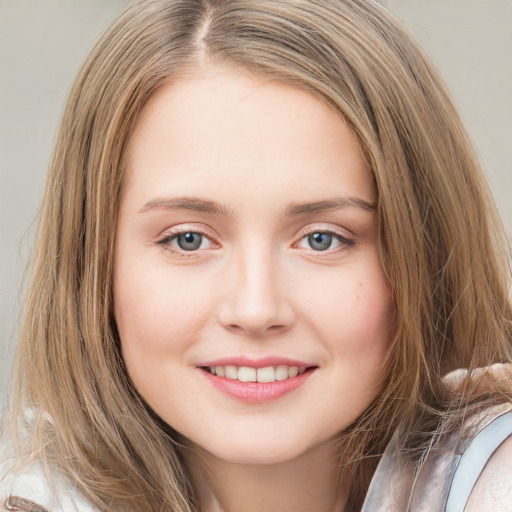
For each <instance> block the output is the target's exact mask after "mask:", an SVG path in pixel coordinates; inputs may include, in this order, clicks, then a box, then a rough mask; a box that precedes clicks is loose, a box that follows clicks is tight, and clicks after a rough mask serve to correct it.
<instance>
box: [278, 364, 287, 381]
mask: <svg viewBox="0 0 512 512" xmlns="http://www.w3.org/2000/svg"><path fill="white" fill-rule="evenodd" d="M287 378H288V366H282V365H281V366H278V367H277V368H276V380H286V379H287Z"/></svg>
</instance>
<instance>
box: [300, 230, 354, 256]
mask: <svg viewBox="0 0 512 512" xmlns="http://www.w3.org/2000/svg"><path fill="white" fill-rule="evenodd" d="M354 244H355V241H354V240H352V239H350V238H346V237H344V236H343V235H341V234H339V233H336V232H334V231H313V232H312V233H309V234H308V235H304V236H303V237H302V238H301V239H300V240H299V243H298V244H297V246H298V247H302V248H303V249H309V250H310V251H315V252H327V251H333V250H342V249H344V248H349V247H352V246H353V245H354Z"/></svg>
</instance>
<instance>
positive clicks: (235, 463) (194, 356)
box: [2, 0, 512, 512]
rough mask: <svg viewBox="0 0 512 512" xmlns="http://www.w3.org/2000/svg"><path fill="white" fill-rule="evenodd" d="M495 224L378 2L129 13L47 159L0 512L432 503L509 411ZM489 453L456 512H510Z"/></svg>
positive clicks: (75, 94)
mask: <svg viewBox="0 0 512 512" xmlns="http://www.w3.org/2000/svg"><path fill="white" fill-rule="evenodd" d="M497 226H499V223H498V221H497V219H496V214H495V212H494V209H493V206H492V202H491V200H490V198H489V195H488V192H487V188H486V185H485V182H484V181H483V179H482V177H481V174H480V171H479V169H478V164H477V163H476V158H475V156H474V154H473V151H472V149H471V146H470V144H469V142H468V140H467V136H466V134H465V132H464V130H463V128H462V126H461V123H460V121H459V118H458V116H457V114H456V112H455V110H454V108H453V106H452V104H451V102H450V100H449V97H448V95H447V93H446V91H445V89H444V87H443V85H442V83H441V81H440V79H439V77H438V76H437V75H436V73H435V71H434V70H433V69H432V66H431V65H430V64H429V63H428V61H427V60H426V58H425V56H424V55H423V54H422V53H421V51H420V50H419V49H418V48H417V46H416V45H415V44H414V43H413V42H412V41H411V40H410V38H409V37H408V36H407V34H406V33H404V31H403V29H402V28H401V27H400V26H398V25H397V23H396V21H395V20H394V19H393V18H391V17H390V15H389V14H388V13H387V12H386V11H385V10H384V9H383V8H382V7H380V6H379V5H378V4H377V3H374V2H368V1H363V0H355V1H350V2H344V1H339V0H322V1H320V0H318V1H312V0H299V1H297V0H294V1H292V0H286V1H284V0H283V1H281V0H278V1H272V2H268V1H262V0H260V1H258V0H223V1H215V0H209V1H208V0H203V1H193V0H150V1H144V2H135V3H133V4H132V5H131V6H130V7H129V8H128V9H127V10H126V12H125V13H124V14H123V15H122V16H121V17H120V18H119V20H118V21H117V22H115V23H114V25H113V26H112V27H111V28H110V29H109V30H108V31H107V33H106V34H105V35H104V37H103V38H102V40H101V41H100V42H99V43H98V45H97V46H96V48H95V49H94V50H93V52H92V54H91V55H90V57H89V58H88V60H87V62H86V63H85V65H84V67H83V69H82V71H81V73H80V74H79V76H78V78H77V81H76V83H75V86H74V88H73V90H72V92H71V96H70V99H69V102H68V106H67V108H66V112H65V114H64V119H63V122H62V126H61V130H60V135H59V138H58V141H57V145H56V149H55V152H54V156H53V161H52V164H51V169H50V175H49V178H48V184H47V190H46V195H45V199H44V201H43V208H42V211H41V221H40V236H39V242H38V246H37V250H36V253H35V256H34V267H33V277H32V287H31V290H30V294H29V298H28V302H27V307H26V313H25V318H26V320H25V324H24V327H23V330H22V332H21V336H20V343H19V348H18V355H17V365H16V380H15V387H14V392H13V398H12V405H11V408H10V420H11V429H10V431H11V434H12V437H13V442H12V448H13V451H12V454H11V455H10V456H9V457H7V456H6V457H5V459H6V462H5V464H4V466H5V469H4V470H3V472H4V473H5V477H4V479H3V484H2V485H3V487H2V492H3V496H2V498H3V499H4V500H5V507H6V508H7V509H8V510H32V509H33V510H40V509H41V507H44V508H45V509H47V510H73V509H77V510H109V511H114V510H116V511H117V510H127V511H128V510H129V511H135V510H137V511H147V510H173V511H175V510H176V511H178V510H179V511H192V510H200V511H202V512H210V511H217V510H219V511H221V510H222V511H233V510H235V511H237V512H240V511H247V512H249V511H252V510H276V511H277V510H279V511H281V510H294V511H297V510H299V511H311V510H318V511H334V510H336V511H340V510H344V511H350V510H360V509H361V507H363V510H371V511H372V512H373V511H376V510H404V511H405V510H432V511H437V510H444V509H445V507H448V506H449V507H451V506H452V505H451V504H452V502H453V500H455V501H456V500H457V499H459V498H460V496H462V495H463V494H464V493H463V492H461V491H460V486H459V485H458V484H457V480H458V478H459V476H458V475H460V474H463V473H458V472H456V471H455V469H456V466H457V462H458V460H459V459H458V457H459V456H460V455H463V454H464V453H466V451H467V452H468V453H471V452H470V448H471V446H476V445H472V441H473V439H475V440H476V439H477V436H478V434H479V433H483V436H484V437H485V438H489V435H488V434H486V433H488V432H491V434H492V435H491V436H490V437H491V438H496V439H497V438H498V437H499V436H496V435H495V432H496V429H495V428H494V427H495V426H496V425H498V426H500V425H502V424H505V427H503V428H504V429H505V431H506V427H507V424H506V422H507V421H508V419H509V418H510V415H509V414H508V412H509V411H510V409H511V408H512V406H511V405H510V404H511V397H512V393H511V389H510V371H509V367H507V366H506V364H507V363H510V362H511V360H512V354H511V351H512V350H511V348H512V346H511V342H510V339H511V335H510V319H511V313H510V305H509V303H508V286H509V282H508V268H507V260H506V252H505V249H504V241H503V239H502V238H503V237H502V236H501V231H500V229H499V228H498V227H497ZM490 365H495V366H492V368H489V367H490ZM457 369H464V370H461V371H459V372H457V373H451V374H450V375H449V376H448V377H447V378H445V379H443V376H445V375H447V374H448V373H449V372H452V371H454V370H457ZM461 372H462V373H461ZM503 418H504V420H503ZM496 422H497V423H496ZM503 422H505V423H503ZM487 425H489V426H490V429H491V430H489V429H488V428H485V427H486V426H487ZM492 425H494V427H493V426H492ZM395 433H396V435H395V436H393V434H395ZM500 435H501V437H500V442H499V444H498V445H497V446H496V447H495V448H496V450H495V453H494V455H493V456H492V457H491V458H490V461H489V463H488V464H487V467H486V469H485V470H484V471H482V472H478V473H477V474H476V478H477V479H478V481H477V480H475V481H474V482H473V484H474V485H471V487H470V489H469V491H468V492H467V493H466V494H467V497H466V498H467V499H466V498H464V503H463V506H465V505H466V501H467V507H468V508H467V510H480V511H481V510H485V508H484V507H488V508H487V509H490V507H491V506H492V507H493V510H498V507H499V506H503V509H504V510H505V508H504V507H505V506H506V504H507V503H509V502H510V492H511V490H510V487H509V486H508V484H507V482H509V481H510V480H512V478H510V477H511V475H512V468H510V463H507V462H506V461H508V460H509V459H510V454H511V451H512V448H511V446H510V442H509V441H506V440H505V439H506V438H507V435H508V434H507V433H506V432H505V433H504V434H503V433H502V434H500ZM479 439H481V438H479ZM501 441H503V442H501ZM477 444H479V443H477ZM480 444H481V443H480ZM386 446H387V447H388V448H387V450H386ZM466 448H467V449H466ZM6 450H7V448H6ZM385 450H386V455H385V456H384V457H382V455H383V453H384V451H385ZM491 455H492V451H491V453H489V457H490V456H491ZM489 457H487V458H486V459H485V460H484V463H483V464H485V463H486V462H487V459H488V458H489ZM461 460H462V459H461ZM13 461H14V462H13ZM379 461H380V465H379V468H378V469H377V470H376V467H377V464H378V463H379ZM504 461H505V462H504ZM469 465H470V466H471V463H470V464H469ZM463 466H464V467H467V464H464V465H463ZM496 467H497V468H498V469H499V471H498V470H496ZM436 475H437V479H435V476H436ZM500 478H501V483H500V481H499V479H500ZM372 479H373V481H372ZM370 481H372V484H371V486H370ZM488 481H493V482H495V481H498V484H499V486H501V487H498V489H489V486H488V485H487V482H488ZM438 482H443V483H446V485H445V487H446V488H442V485H436V487H435V492H434V493H432V488H431V487H429V485H432V484H437V483H438ZM451 483H453V488H454V489H455V491H453V492H452V490H451V489H450V484H451ZM425 496H428V499H427V498H425ZM35 504H37V505H35ZM456 506H457V507H458V506H459V505H458V504H457V505H456ZM30 507H39V508H32V509H31V508H30ZM421 507H423V508H421ZM44 508H43V509H44ZM448 510H459V509H458V508H448Z"/></svg>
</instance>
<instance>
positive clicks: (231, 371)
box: [224, 364, 238, 380]
mask: <svg viewBox="0 0 512 512" xmlns="http://www.w3.org/2000/svg"><path fill="white" fill-rule="evenodd" d="M224 370H225V373H226V378H227V379H231V380H236V379H238V368H237V367H236V366H232V365H230V364H228V365H227V366H225V367H224Z"/></svg>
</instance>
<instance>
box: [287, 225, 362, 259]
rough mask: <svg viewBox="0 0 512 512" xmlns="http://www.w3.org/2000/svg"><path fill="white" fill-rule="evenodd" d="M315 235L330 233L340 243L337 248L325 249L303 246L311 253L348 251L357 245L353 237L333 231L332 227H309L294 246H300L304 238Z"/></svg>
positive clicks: (319, 254) (318, 254)
mask: <svg viewBox="0 0 512 512" xmlns="http://www.w3.org/2000/svg"><path fill="white" fill-rule="evenodd" d="M314 235H329V236H331V237H332V239H333V240H337V241H338V242H339V245H338V246H337V247H335V248H330V247H329V248H326V249H324V250H315V249H313V248H312V247H303V249H306V250H307V251H308V253H309V254H314V255H315V256H320V257H321V256H324V255H325V256H328V255H332V254H335V253H339V252H343V251H346V250H348V249H350V248H352V247H354V246H355V244H356V241H355V240H354V239H353V238H349V237H347V236H345V235H342V234H341V233H339V232H337V231H333V230H330V229H322V228H319V229H308V230H307V231H305V232H303V233H302V235H301V237H300V239H299V241H298V242H296V243H295V244H294V246H298V245H299V244H300V243H301V242H302V241H303V240H305V239H307V238H309V237H310V236H314Z"/></svg>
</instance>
